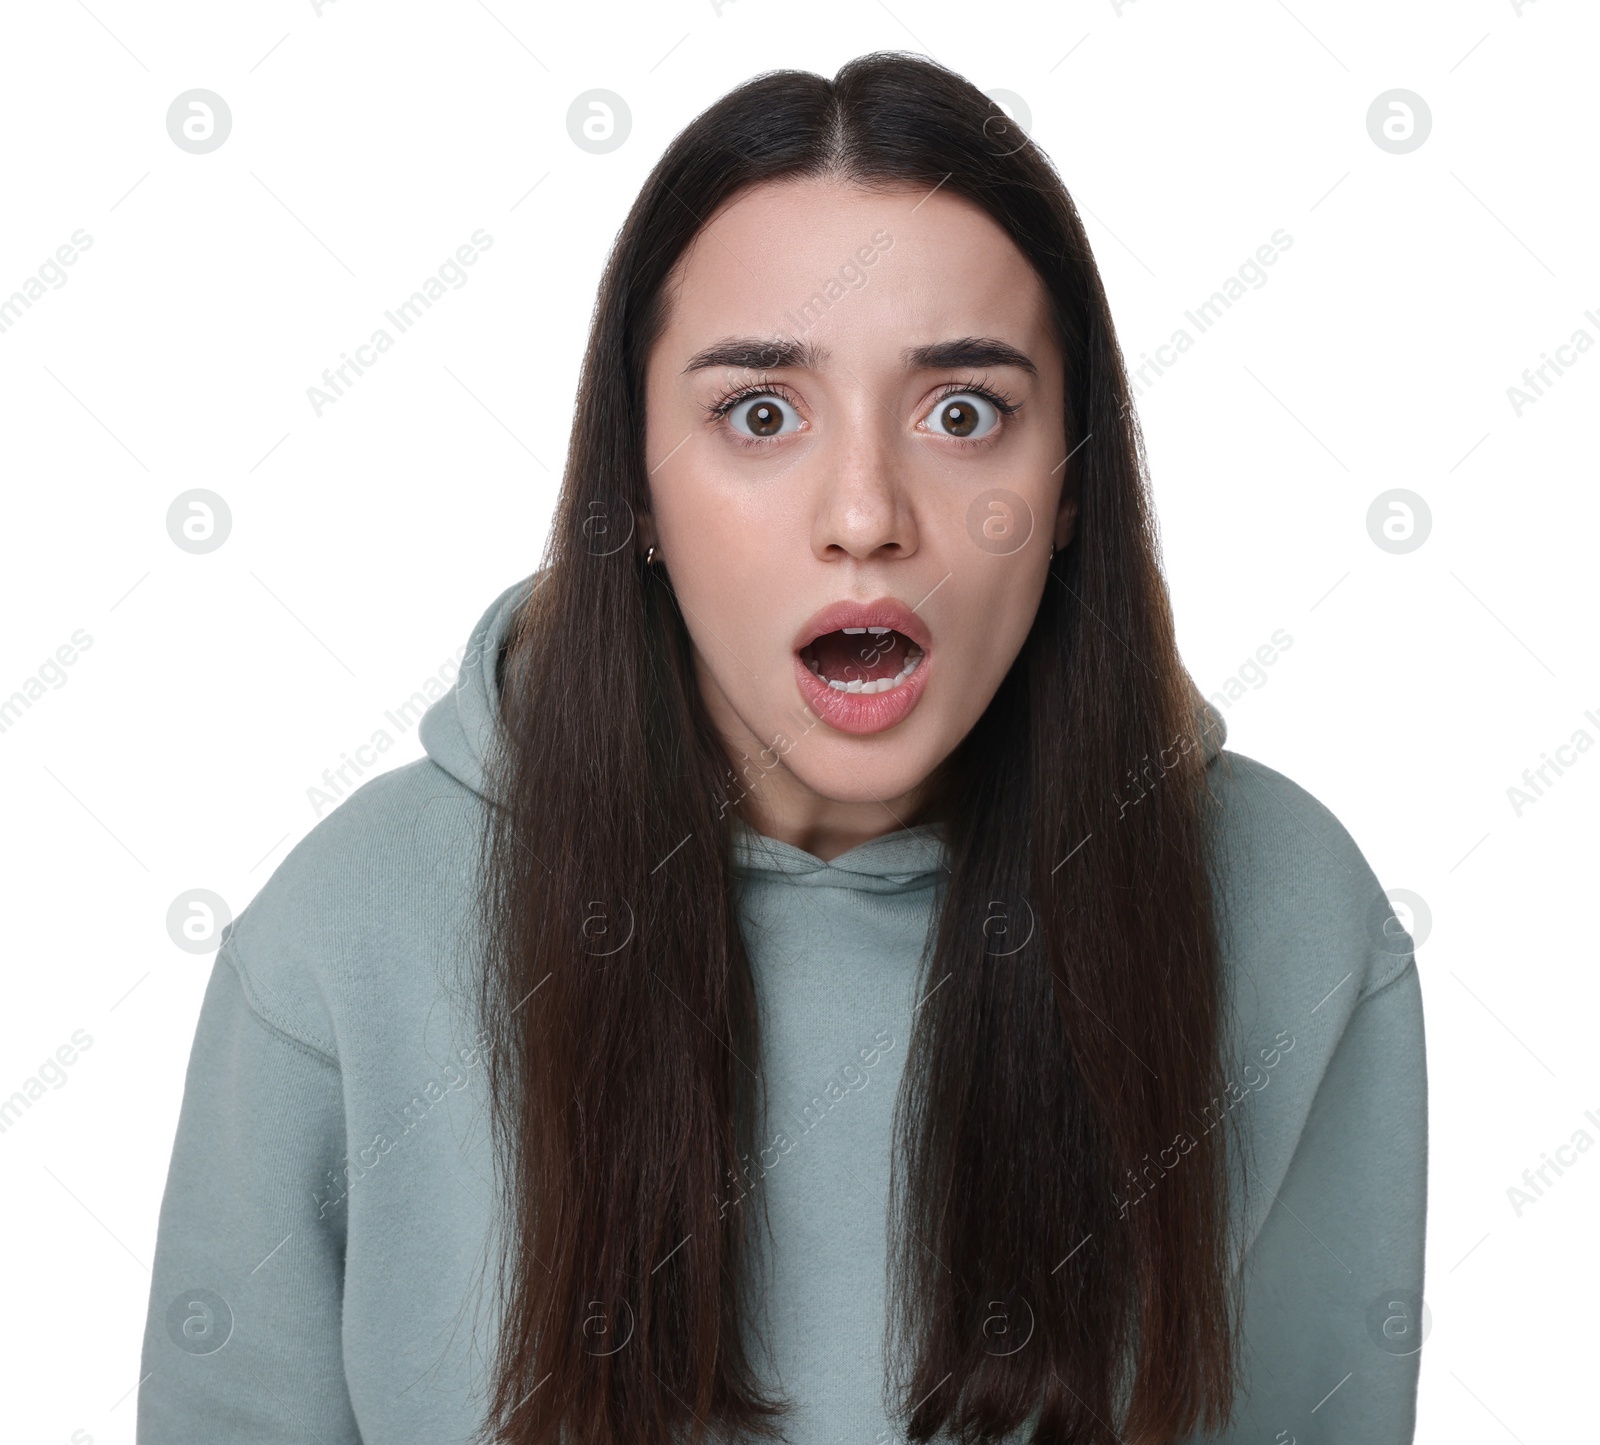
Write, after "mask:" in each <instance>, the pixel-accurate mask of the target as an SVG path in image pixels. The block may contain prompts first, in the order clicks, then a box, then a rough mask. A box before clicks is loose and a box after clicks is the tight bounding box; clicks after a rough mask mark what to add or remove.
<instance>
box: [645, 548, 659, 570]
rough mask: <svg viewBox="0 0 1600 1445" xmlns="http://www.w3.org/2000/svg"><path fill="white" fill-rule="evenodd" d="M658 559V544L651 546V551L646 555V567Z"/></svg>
mask: <svg viewBox="0 0 1600 1445" xmlns="http://www.w3.org/2000/svg"><path fill="white" fill-rule="evenodd" d="M655 559H656V544H655V543H654V542H652V543H651V544H650V550H649V551H648V552H646V553H645V554H644V565H645V566H646V567H648V566H649V565H650V564H651V563H652V562H654V561H655Z"/></svg>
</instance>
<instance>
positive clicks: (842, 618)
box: [794, 597, 933, 734]
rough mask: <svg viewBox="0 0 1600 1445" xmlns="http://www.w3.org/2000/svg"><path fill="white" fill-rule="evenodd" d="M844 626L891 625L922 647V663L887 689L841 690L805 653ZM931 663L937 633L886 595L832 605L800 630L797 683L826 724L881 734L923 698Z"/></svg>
mask: <svg viewBox="0 0 1600 1445" xmlns="http://www.w3.org/2000/svg"><path fill="white" fill-rule="evenodd" d="M841 627H892V628H894V630H895V631H896V632H899V633H902V634H903V635H904V636H906V637H909V638H910V639H911V640H912V641H913V642H915V643H916V644H917V646H918V647H920V648H921V649H922V651H923V658H922V661H921V662H919V663H918V664H917V669H916V671H915V672H913V673H912V674H911V676H910V677H908V678H907V679H906V680H905V681H904V682H903V683H901V684H900V686H899V687H896V688H891V689H890V690H889V691H888V692H874V693H856V692H840V691H839V690H838V689H837V688H832V687H829V686H828V684H827V683H825V682H824V681H823V680H822V679H821V678H820V677H818V676H817V675H816V673H814V672H812V670H811V669H810V668H809V667H807V666H806V664H805V659H804V658H802V657H801V655H800V653H801V650H802V649H803V648H805V647H806V646H807V645H808V644H809V643H811V642H812V641H814V640H815V639H816V638H818V637H821V636H822V635H823V633H825V632H834V631H837V630H838V629H839V628H841ZM932 661H933V634H932V633H931V632H929V630H928V627H927V624H926V623H924V622H923V620H922V619H921V618H920V617H918V616H917V615H916V613H914V612H913V611H912V610H911V609H910V608H909V607H907V606H906V605H905V604H904V603H903V602H899V601H897V600H896V599H895V598H893V597H881V598H879V599H878V600H877V601H876V602H849V601H846V602H834V603H831V604H830V605H828V606H827V607H824V608H823V609H822V611H820V612H818V613H817V614H816V615H815V616H813V617H812V618H811V619H810V620H809V621H808V622H807V623H806V624H805V626H803V627H802V628H801V629H800V631H799V632H798V633H796V634H795V642H794V669H795V683H796V685H797V686H798V687H799V689H800V695H801V696H802V697H803V698H804V699H805V700H806V702H807V703H809V704H810V706H811V709H812V711H813V712H815V713H816V714H817V715H818V716H819V717H820V718H821V719H822V720H823V721H824V722H826V723H828V724H829V725H830V726H832V727H834V728H837V729H838V730H839V731H840V732H845V733H855V734H867V733H880V732H884V731H885V730H886V729H888V728H892V727H894V726H895V725H896V724H897V723H901V722H904V721H905V719H906V718H907V717H909V716H910V714H911V710H912V709H913V708H914V707H916V705H917V703H918V702H919V701H920V700H921V698H922V693H923V689H924V688H925V687H926V686H927V683H928V667H929V664H930V663H931V662H932Z"/></svg>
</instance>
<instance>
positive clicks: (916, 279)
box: [640, 180, 1075, 857]
mask: <svg viewBox="0 0 1600 1445" xmlns="http://www.w3.org/2000/svg"><path fill="white" fill-rule="evenodd" d="M668 302H669V304H668V318H667V322H666V325H665V328H664V330H663V333H662V335H661V337H660V339H659V341H658V342H657V344H656V346H655V348H654V350H653V351H652V353H651V356H650V362H649V369H648V398H647V407H648V425H647V434H646V447H647V450H646V460H647V465H648V466H649V468H650V493H651V509H652V511H651V515H650V516H648V517H646V518H644V519H642V521H641V527H640V535H641V545H648V544H649V543H651V542H654V543H655V544H656V546H657V549H658V557H657V564H658V565H664V566H665V567H666V569H667V570H668V572H669V573H670V576H671V579H672V585H673V588H674V590H675V592H676V594H677V597H678V600H679V604H680V606H681V609H682V613H683V619H684V623H685V626H686V627H687V629H688V632H689V636H690V638H691V640H692V642H693V645H694V653H695V667H696V673H697V677H698V680H699V686H700V691H701V696H702V697H703V698H704V700H705V703H706V706H707V709H708V711H709V713H710V716H711V718H712V720H713V722H714V723H715V725H716V726H717V728H718V730H719V732H720V734H721V736H722V737H723V739H724V742H725V744H726V746H727V750H728V754H729V760H730V767H731V768H732V769H733V772H734V775H735V778H734V780H733V781H731V782H730V783H729V785H728V787H729V795H728V798H727V800H726V801H727V802H728V803H729V804H730V805H732V804H733V803H735V801H736V800H737V799H738V798H739V797H740V795H741V794H745V793H747V794H748V798H747V800H746V801H745V802H743V803H742V804H741V805H740V806H741V811H743V812H744V813H745V815H746V816H747V817H749V818H750V820H751V821H752V822H754V823H755V824H756V825H757V826H758V828H760V829H761V831H763V832H766V833H768V834H770V835H771V836H774V837H781V838H785V839H786V840H788V841H791V842H794V843H796V844H797V845H798V846H801V847H805V848H807V849H809V850H810V851H812V852H814V853H816V854H818V856H822V857H829V856H834V855H836V854H837V853H838V852H842V851H844V849H845V848H848V847H850V846H853V845H854V844H855V843H857V842H861V841H864V840H865V839H867V838H871V837H875V836H877V835H879V834H881V833H884V832H886V831H889V830H891V829H893V828H895V827H898V826H900V825H901V824H902V823H903V822H905V821H908V820H909V819H910V818H911V816H912V815H913V814H914V813H915V811H916V809H917V806H918V803H919V799H920V798H921V797H922V796H923V785H924V784H925V782H926V781H927V780H928V778H929V776H930V774H932V772H933V771H934V769H935V768H937V767H938V766H939V764H940V763H942V762H943V761H944V760H945V759H946V758H947V757H948V756H949V755H950V754H951V752H952V751H953V750H954V749H955V747H956V745H957V744H958V743H959V742H960V741H961V739H962V738H963V737H964V736H965V735H966V734H967V732H968V731H969V730H970V729H971V728H972V726H973V724H974V723H975V722H976V721H977V720H978V718H979V716H980V715H981V714H982V713H983V711H984V709H985V708H986V707H987V706H988V704H989V701H990V699H991V698H992V697H993V696H994V693H995V690H996V689H997V688H998V686H999V684H1000V682H1001V680H1002V679H1003V678H1004V676H1005V674H1006V671H1007V670H1008V669H1009V668H1010V666H1011V664H1012V661H1013V660H1014V659H1015V657H1016V655H1017V653H1018V651H1019V650H1020V649H1021V646H1022V643H1023V639H1024V638H1025V636H1026V635H1027V632H1028V629H1029V627H1030V626H1031V625H1032V623H1033V619H1034V616H1035V614H1036V612H1037V611H1038V607H1039V602H1040V599H1041V597H1042V595H1043V591H1044V587H1045V583H1046V580H1047V578H1046V567H1047V565H1048V562H1049V556H1050V547H1051V544H1052V542H1053V543H1054V544H1055V545H1056V546H1057V547H1064V546H1065V545H1066V543H1067V541H1068V540H1069V538H1070V536H1071V531H1072V523H1073V517H1074V512H1075V499H1074V496H1073V493H1074V491H1075V488H1074V487H1073V486H1071V485H1070V484H1069V485H1065V486H1064V484H1063V479H1064V477H1065V476H1066V474H1067V471H1068V465H1067V460H1066V459H1067V450H1068V448H1067V443H1066V438H1065V428H1064V422H1063V403H1062V357H1061V351H1060V347H1059V345H1058V343H1057V342H1056V340H1055V336H1054V332H1053V329H1052V326H1051V323H1050V316H1049V309H1048V306H1049V303H1048V298H1047V295H1046V292H1045V289H1044V286H1043V284H1042V283H1041V282H1040V280H1039V278H1038V276H1037V275H1036V274H1035V273H1034V271H1033V269H1032V267H1031V266H1030V265H1029V264H1028V262H1027V261H1026V260H1025V259H1024V257H1023V256H1022V254H1021V252H1020V251H1018V250H1017V248H1016V247H1015V245H1013V243H1012V242H1011V240H1010V239H1009V238H1008V237H1007V236H1006V234H1005V233H1004V231H1002V230H1001V229H1000V228H999V227H998V226H997V225H996V224H995V223H994V222H993V221H991V220H990V219H989V218H988V216H987V215H985V214H984V212H983V211H982V210H980V209H979V208H978V207H977V206H975V205H973V204H972V203H970V202H968V201H966V200H964V199H962V198H960V197H957V196H955V195H952V194H951V193H949V192H947V191H943V190H938V189H935V190H934V191H932V192H931V193H929V192H927V191H925V190H894V191H873V190H866V189H862V188H860V187H857V186H852V185H847V184H841V183H838V182H832V181H819V180H802V181H784V182H778V183H770V184H764V185H761V186H758V187H754V188H752V189H750V190H747V191H745V192H743V193H742V194H741V195H739V196H738V197H737V198H735V199H734V200H733V201H732V202H730V203H729V204H728V205H727V206H725V207H724V208H723V209H722V210H721V211H720V212H719V213H718V214H716V215H715V216H713V217H711V218H710V221H709V224H708V225H707V226H705V227H704V228H702V230H701V232H700V234H699V236H698V237H697V238H696V240H695V242H694V244H693V245H692V246H691V247H690V249H689V250H688V251H687V252H686V253H685V256H684V258H683V260H682V261H681V263H680V265H679V267H678V269H677V272H676V273H675V278H674V284H673V285H672V287H671V288H670V289H669V293H668ZM839 604H843V609H844V610H843V611H835V610H834V609H835V607H836V605H839ZM851 628H854V629H856V630H853V631H852V630H848V629H851ZM875 629H886V630H875ZM818 630H821V632H822V633H823V635H822V636H820V637H818V638H816V640H815V641H813V640H812V635H813V634H814V633H816V632H817V631H818ZM919 653H920V657H919ZM885 679H888V681H885ZM830 682H831V683H832V684H834V685H830Z"/></svg>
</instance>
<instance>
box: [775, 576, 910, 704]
mask: <svg viewBox="0 0 1600 1445" xmlns="http://www.w3.org/2000/svg"><path fill="white" fill-rule="evenodd" d="M841 627H892V628H894V630H895V631H896V632H903V633H904V634H905V635H906V636H907V637H909V638H910V639H911V640H912V641H913V642H914V643H916V644H917V646H918V647H920V648H921V649H922V650H923V651H924V652H928V651H930V650H931V649H932V647H933V634H932V633H931V632H929V631H928V625H927V623H925V622H924V621H923V620H922V619H921V618H920V617H918V616H917V614H916V613H915V612H913V611H912V610H911V609H910V608H909V607H907V606H906V605H905V603H904V602H901V601H900V600H899V599H898V598H896V597H880V598H879V599H878V600H877V601H876V602H851V601H849V600H846V601H844V602H830V603H829V604H828V605H827V606H826V607H824V608H823V609H822V611H820V612H818V613H816V614H815V615H814V616H812V618H811V619H810V620H809V621H808V622H807V623H806V624H805V626H803V627H802V628H801V629H800V630H799V632H797V633H796V634H795V638H794V650H795V651H796V652H799V651H800V649H801V648H802V647H804V646H806V645H807V644H808V643H811V642H815V641H816V640H817V638H819V637H821V636H822V634H823V633H824V632H837V631H838V630H839V629H840V628H841ZM812 676H813V677H815V676H816V674H815V673H813V674H812ZM915 676H916V673H912V677H915ZM907 681H910V679H909V678H908V679H907ZM896 691H898V689H896Z"/></svg>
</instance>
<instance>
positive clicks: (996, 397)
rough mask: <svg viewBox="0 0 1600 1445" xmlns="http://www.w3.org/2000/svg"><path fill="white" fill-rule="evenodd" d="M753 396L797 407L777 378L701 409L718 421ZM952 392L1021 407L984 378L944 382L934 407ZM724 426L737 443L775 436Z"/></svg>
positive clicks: (1007, 410)
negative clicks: (748, 432)
mask: <svg viewBox="0 0 1600 1445" xmlns="http://www.w3.org/2000/svg"><path fill="white" fill-rule="evenodd" d="M755 396H776V397H781V398H782V399H783V400H784V401H786V402H788V403H789V405H790V406H792V407H794V408H795V409H796V410H798V409H799V403H798V402H797V401H796V400H795V398H794V395H793V393H792V392H790V390H789V389H788V387H786V386H785V385H784V384H783V383H782V382H781V381H772V382H753V383H751V384H750V385H748V386H741V387H739V388H738V389H737V390H735V391H731V392H729V393H728V394H727V395H726V396H724V397H723V398H721V400H719V401H713V402H708V403H706V404H705V410H706V412H707V414H708V416H709V418H710V420H711V421H713V422H718V421H721V420H723V419H724V418H725V417H726V416H727V415H728V413H729V412H730V411H732V410H733V409H734V407H736V406H738V405H739V403H740V402H741V401H749V400H750V398H751V397H755ZM952 396H981V397H982V398H983V399H984V400H985V401H986V402H988V403H989V404H990V405H991V406H992V407H994V409H995V410H996V411H997V412H999V413H1000V415H1001V416H1012V415H1014V414H1015V413H1016V412H1018V411H1019V410H1021V407H1022V403H1021V402H1020V401H1016V400H1014V399H1013V398H1012V397H1010V396H1007V395H1006V393H1005V392H1003V391H1001V390H999V388H997V387H994V386H991V385H989V384H988V383H987V382H984V381H964V382H954V381H952V382H947V383H946V384H945V386H944V388H943V389H942V390H941V391H940V393H939V395H938V396H937V397H935V398H934V401H933V405H934V406H935V407H936V406H938V405H939V403H940V402H942V401H945V400H947V399H948V398H950V397H952ZM930 410H931V408H930ZM727 430H728V432H729V433H730V434H731V436H732V437H733V440H734V441H736V442H737V443H738V444H739V445H740V446H746V447H759V446H766V445H767V444H768V443H769V442H772V441H775V440H776V438H775V437H747V436H744V435H742V434H741V433H739V432H736V431H734V430H733V428H732V427H729V428H728V429H727ZM947 440H949V441H960V440H962V438H959V437H949V438H947ZM987 440H988V437H976V438H974V439H973V445H978V444H980V443H982V442H985V441H987Z"/></svg>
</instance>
